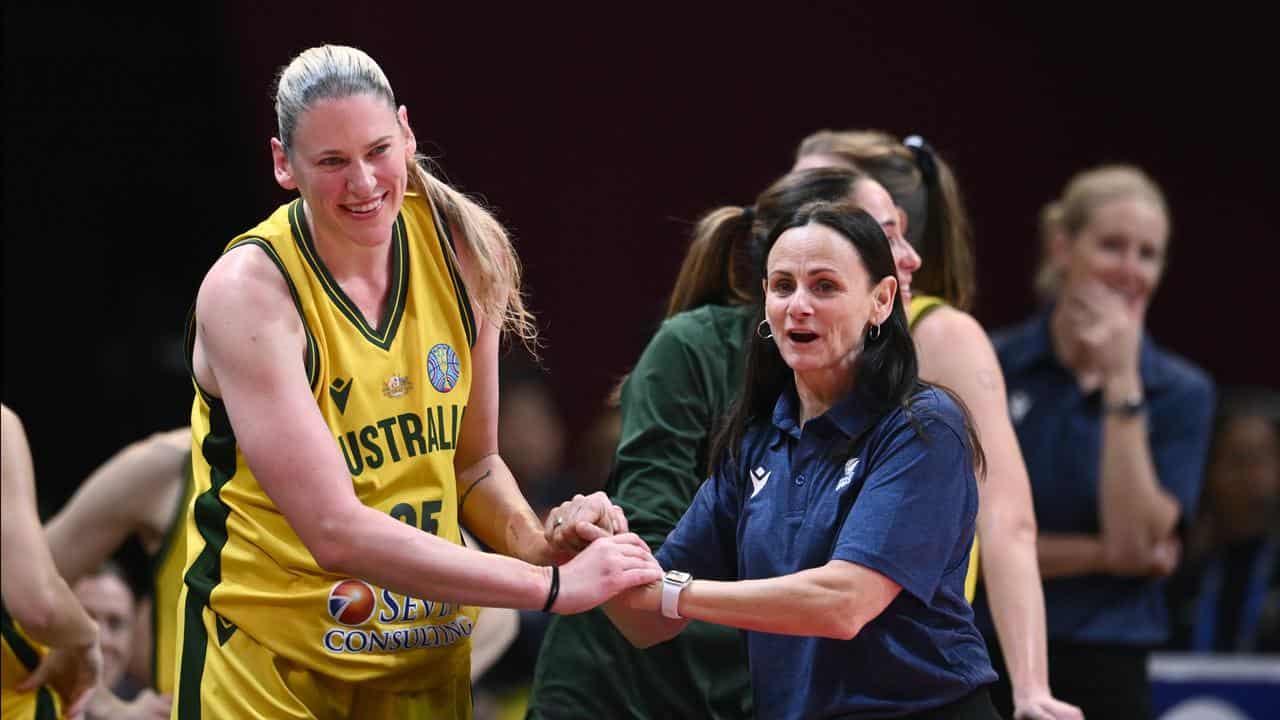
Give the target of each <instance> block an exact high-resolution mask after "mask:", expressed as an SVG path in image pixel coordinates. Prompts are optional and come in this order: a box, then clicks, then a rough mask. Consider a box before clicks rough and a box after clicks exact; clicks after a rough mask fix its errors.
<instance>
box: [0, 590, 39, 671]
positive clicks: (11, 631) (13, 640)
mask: <svg viewBox="0 0 1280 720" xmlns="http://www.w3.org/2000/svg"><path fill="white" fill-rule="evenodd" d="M0 635H3V637H4V641H5V642H6V643H8V644H9V649H10V650H12V651H13V654H14V656H15V657H17V658H18V661H19V662H21V663H22V664H23V666H24V667H26V668H27V672H29V673H30V672H35V669H36V666H37V665H39V664H40V653H38V652H36V649H35V647H33V646H32V645H31V643H30V642H28V641H27V639H26V638H25V637H23V635H22V633H20V632H18V626H17V624H16V623H14V621H13V618H12V617H11V616H10V615H9V608H7V607H5V604H4V600H3V599H0Z"/></svg>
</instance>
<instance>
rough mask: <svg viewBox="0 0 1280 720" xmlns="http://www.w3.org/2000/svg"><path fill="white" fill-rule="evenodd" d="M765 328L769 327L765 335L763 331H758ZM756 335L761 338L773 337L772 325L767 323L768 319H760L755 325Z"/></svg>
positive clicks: (768, 338) (769, 338)
mask: <svg viewBox="0 0 1280 720" xmlns="http://www.w3.org/2000/svg"><path fill="white" fill-rule="evenodd" d="M765 328H769V334H768V335H765V334H763V333H761V332H760V331H761V330H763V329H765ZM756 337H758V338H760V339H761V340H771V339H773V326H771V325H770V324H769V321H768V320H761V321H760V324H759V325H757V326H756Z"/></svg>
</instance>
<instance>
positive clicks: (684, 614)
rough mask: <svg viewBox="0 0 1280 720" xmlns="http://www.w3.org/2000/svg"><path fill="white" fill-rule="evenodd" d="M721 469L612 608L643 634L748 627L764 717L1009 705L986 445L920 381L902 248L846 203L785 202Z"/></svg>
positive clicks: (947, 399)
mask: <svg viewBox="0 0 1280 720" xmlns="http://www.w3.org/2000/svg"><path fill="white" fill-rule="evenodd" d="M765 256H766V258H767V259H766V261H765V268H764V270H765V272H762V273H761V277H762V279H763V282H764V294H765V297H764V302H763V307H761V305H760V303H759V301H757V319H758V320H759V324H758V326H757V337H755V338H753V342H751V343H750V347H749V350H748V355H747V364H746V372H745V377H744V381H743V382H744V386H743V391H742V393H741V395H740V397H741V401H740V403H739V404H738V405H737V406H735V408H734V410H733V411H732V414H731V416H730V417H729V419H728V421H727V422H726V423H725V426H724V429H723V431H722V432H721V433H720V434H719V435H718V436H717V438H716V441H715V443H714V445H713V449H712V452H711V455H710V457H712V458H713V459H714V461H713V463H714V464H713V467H715V468H716V469H715V472H714V474H713V476H712V477H711V479H709V480H708V481H707V482H705V483H704V484H703V485H702V487H701V488H700V489H699V491H698V493H697V495H696V497H695V498H694V501H693V504H692V505H691V506H690V507H689V510H688V511H687V512H686V513H685V515H684V517H683V518H681V520H680V523H679V524H678V525H677V526H676V528H675V530H673V531H672V533H671V535H670V536H669V537H668V538H667V541H666V542H665V543H664V544H663V546H662V547H661V549H660V550H659V551H658V553H657V554H656V557H657V558H658V560H659V562H660V563H661V564H662V566H663V567H664V568H667V569H668V571H669V572H668V573H667V577H666V579H665V580H664V581H663V583H662V584H661V585H659V584H656V583H655V584H653V585H648V586H641V587H638V588H636V589H634V590H633V591H630V592H628V593H624V594H623V595H620V596H618V597H617V598H615V600H614V601H613V602H611V603H610V604H609V605H608V606H607V607H606V612H607V613H608V614H609V617H610V619H611V620H613V621H614V623H615V624H617V625H618V627H619V629H620V630H621V631H622V632H623V634H624V635H625V636H626V637H627V638H628V639H629V640H630V641H631V642H633V643H635V644H637V645H641V646H648V645H652V644H655V643H658V642H662V641H664V640H667V639H669V638H671V637H674V636H675V635H677V634H678V633H679V632H680V631H681V630H683V629H684V626H685V625H686V624H687V623H688V621H689V620H693V619H696V620H703V621H706V622H713V623H719V624H722V625H730V626H734V627H739V628H743V629H745V630H747V631H748V632H747V638H748V639H747V645H748V661H749V665H750V668H751V678H752V687H753V691H754V693H755V702H756V712H757V715H758V716H759V717H762V718H779V719H786V718H818V717H822V718H829V717H845V716H848V717H859V718H881V717H886V718H887V717H895V718H896V717H912V718H995V717H998V716H997V715H996V712H995V709H994V708H993V707H992V705H991V701H990V699H989V697H988V695H987V691H986V685H987V684H989V683H991V682H992V681H993V680H995V674H994V672H993V671H992V669H991V665H990V662H989V661H988V659H987V651H986V647H985V646H984V644H983V641H982V637H981V635H980V634H979V632H978V630H977V628H976V627H975V626H974V624H973V615H972V611H971V610H970V608H969V605H968V603H966V602H965V599H964V579H965V573H966V570H967V568H968V556H969V549H970V546H971V544H972V542H973V534H974V524H975V517H976V515H977V505H978V491H977V480H976V477H975V467H976V468H978V469H981V467H982V463H983V456H982V450H981V447H980V445H979V444H978V443H977V440H976V437H975V436H974V432H973V427H972V423H971V422H970V419H969V417H968V413H967V411H966V410H965V409H964V408H963V406H962V405H961V404H960V403H959V402H958V401H957V400H956V399H955V398H954V396H953V395H951V394H950V393H949V392H947V391H945V390H942V389H940V388H937V387H933V386H929V385H927V384H924V383H922V382H920V381H919V379H918V376H917V364H916V357H915V348H914V345H913V342H912V340H911V335H910V332H909V331H908V329H907V322H906V315H905V313H904V311H903V307H902V304H901V303H900V302H898V301H897V296H898V283H897V277H896V276H895V273H894V262H893V256H892V253H891V251H890V247H889V243H888V241H887V239H886V237H885V235H884V232H883V231H882V230H881V228H880V226H879V224H877V223H876V222H875V220H873V219H872V218H871V217H870V216H869V215H867V214H866V213H864V212H862V211H859V210H855V209H852V208H850V207H848V206H843V205H832V204H828V203H815V204H813V205H807V206H804V207H803V208H801V209H800V210H798V211H796V212H793V213H790V214H788V215H787V216H784V217H783V218H782V219H781V220H780V221H779V222H778V224H777V225H775V226H774V228H772V229H771V231H770V232H769V234H768V239H767V241H766V243H765Z"/></svg>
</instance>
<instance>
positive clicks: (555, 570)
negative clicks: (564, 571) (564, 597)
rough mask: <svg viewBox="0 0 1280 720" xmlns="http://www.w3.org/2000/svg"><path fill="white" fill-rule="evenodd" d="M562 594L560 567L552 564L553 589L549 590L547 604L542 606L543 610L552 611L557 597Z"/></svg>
mask: <svg viewBox="0 0 1280 720" xmlns="http://www.w3.org/2000/svg"><path fill="white" fill-rule="evenodd" d="M559 595H560V568H559V567H558V566H556V565H552V566H551V589H550V590H548V591H547V604H546V605H543V606H542V612H551V606H552V605H555V604H556V597H558V596H559Z"/></svg>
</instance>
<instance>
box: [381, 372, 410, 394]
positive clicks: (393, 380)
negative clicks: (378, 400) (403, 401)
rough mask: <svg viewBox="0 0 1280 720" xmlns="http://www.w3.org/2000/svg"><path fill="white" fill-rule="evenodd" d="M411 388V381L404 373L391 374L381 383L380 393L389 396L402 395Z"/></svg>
mask: <svg viewBox="0 0 1280 720" xmlns="http://www.w3.org/2000/svg"><path fill="white" fill-rule="evenodd" d="M412 389H413V383H412V382H410V381H409V378H407V377H405V376H404V375H392V376H391V377H389V378H387V381H386V382H385V383H383V384H382V394H383V395H386V396H387V397H389V398H398V397H404V395H405V393H407V392H409V391H410V390H412Z"/></svg>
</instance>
